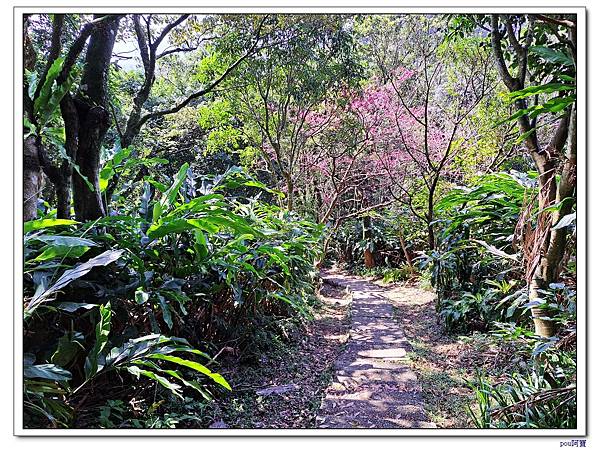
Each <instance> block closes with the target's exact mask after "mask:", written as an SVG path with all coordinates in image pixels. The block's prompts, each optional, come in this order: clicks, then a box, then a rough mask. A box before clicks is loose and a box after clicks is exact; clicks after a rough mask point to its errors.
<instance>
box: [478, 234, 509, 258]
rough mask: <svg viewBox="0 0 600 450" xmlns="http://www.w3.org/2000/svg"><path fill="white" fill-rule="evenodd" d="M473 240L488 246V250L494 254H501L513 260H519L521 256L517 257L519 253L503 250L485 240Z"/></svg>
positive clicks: (502, 256)
mask: <svg viewBox="0 0 600 450" xmlns="http://www.w3.org/2000/svg"><path fill="white" fill-rule="evenodd" d="M473 242H477V243H478V244H480V245H482V246H484V247H485V248H486V250H487V251H488V252H490V253H491V254H493V255H496V256H499V257H501V258H506V259H511V260H513V261H519V258H518V257H517V255H509V254H508V253H506V252H503V251H502V250H500V249H499V248H496V247H494V246H493V245H490V244H488V243H487V242H485V241H480V240H477V239H473Z"/></svg>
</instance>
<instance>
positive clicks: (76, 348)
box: [50, 333, 85, 367]
mask: <svg viewBox="0 0 600 450" xmlns="http://www.w3.org/2000/svg"><path fill="white" fill-rule="evenodd" d="M69 334H70V333H66V334H65V335H63V336H62V337H61V338H60V339H59V340H58V347H57V348H56V351H55V352H54V353H53V354H52V358H51V359H50V361H51V362H52V363H53V364H57V365H59V366H62V367H66V366H68V365H69V364H71V362H72V361H73V360H74V359H75V358H76V357H77V355H78V354H79V352H81V351H82V350H85V348H84V347H83V345H82V344H81V343H80V342H79V340H78V339H77V338H76V337H74V336H69ZM81 339H83V336H82V335H81Z"/></svg>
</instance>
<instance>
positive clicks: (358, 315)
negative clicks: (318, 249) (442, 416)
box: [316, 271, 435, 428]
mask: <svg viewBox="0 0 600 450" xmlns="http://www.w3.org/2000/svg"><path fill="white" fill-rule="evenodd" d="M322 276H323V280H324V281H325V283H328V284H332V285H334V286H339V287H345V288H346V289H348V290H349V291H350V292H351V296H352V302H351V305H350V314H351V328H350V337H349V340H348V343H347V345H346V348H345V349H344V351H343V352H342V353H341V354H340V355H339V357H338V359H337V360H336V362H335V366H334V367H335V374H334V376H333V382H332V383H331V384H330V385H329V387H328V388H327V390H326V392H325V397H324V398H323V402H322V404H321V407H320V410H319V413H318V415H317V422H316V426H317V427H318V428H435V425H434V424H433V423H431V422H429V421H428V419H427V416H426V414H425V410H424V408H423V399H422V396H421V385H420V383H419V381H418V379H417V376H416V374H415V373H414V372H413V371H412V370H411V369H410V367H409V365H408V363H407V361H406V355H407V353H408V352H409V351H410V344H409V343H408V340H407V339H406V336H405V334H404V332H403V330H402V328H401V325H400V324H399V323H398V321H397V320H396V319H395V317H394V309H393V307H392V304H391V302H390V300H389V298H388V297H387V295H386V293H385V288H382V287H380V286H377V285H376V284H374V283H371V282H369V281H367V280H365V279H363V278H360V277H353V276H348V275H344V274H341V273H339V272H336V271H324V272H323V275H322Z"/></svg>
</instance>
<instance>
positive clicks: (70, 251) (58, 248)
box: [34, 245, 90, 261]
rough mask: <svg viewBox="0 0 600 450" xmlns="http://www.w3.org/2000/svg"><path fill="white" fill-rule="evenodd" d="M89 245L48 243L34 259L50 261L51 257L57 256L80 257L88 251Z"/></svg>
mask: <svg viewBox="0 0 600 450" xmlns="http://www.w3.org/2000/svg"><path fill="white" fill-rule="evenodd" d="M89 249H90V248H89V247H82V246H76V247H70V246H66V245H48V246H46V247H44V251H43V252H42V253H41V254H39V255H38V256H37V257H36V258H35V259H34V261H48V260H50V259H55V258H66V257H69V258H79V257H80V256H82V255H83V254H84V253H85V252H87V251H88V250H89Z"/></svg>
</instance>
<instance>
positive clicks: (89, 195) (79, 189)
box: [72, 106, 110, 221]
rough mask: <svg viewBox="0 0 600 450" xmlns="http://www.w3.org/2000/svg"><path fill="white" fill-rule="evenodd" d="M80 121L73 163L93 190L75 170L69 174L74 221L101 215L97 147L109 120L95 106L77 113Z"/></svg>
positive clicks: (105, 114) (102, 212)
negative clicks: (83, 112)
mask: <svg viewBox="0 0 600 450" xmlns="http://www.w3.org/2000/svg"><path fill="white" fill-rule="evenodd" d="M81 119H83V120H81ZM80 123H81V124H82V126H81V128H80V130H79V146H78V149H77V158H76V160H75V162H76V164H77V165H78V166H79V170H80V172H81V175H83V176H85V177H86V178H87V179H88V181H89V182H90V183H92V185H93V187H94V190H93V191H92V190H91V189H90V187H89V186H88V184H87V183H86V182H85V180H84V179H83V178H82V177H81V176H80V175H79V174H78V173H73V177H72V179H73V203H74V206H75V217H76V218H77V220H80V221H87V220H94V219H97V218H99V217H102V216H104V215H105V211H104V205H103V203H102V197H101V195H100V185H99V173H100V149H101V146H102V138H103V137H104V134H105V133H106V131H107V130H108V127H109V124H110V120H109V116H108V113H107V112H106V110H105V109H104V108H102V107H100V106H95V107H93V108H90V109H89V110H88V112H87V114H85V116H81V115H80Z"/></svg>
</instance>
